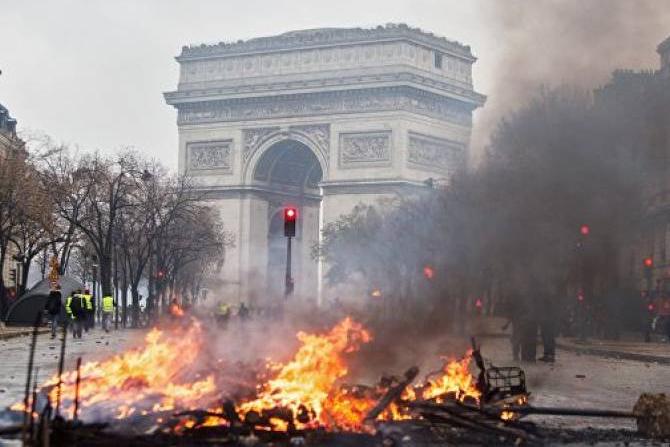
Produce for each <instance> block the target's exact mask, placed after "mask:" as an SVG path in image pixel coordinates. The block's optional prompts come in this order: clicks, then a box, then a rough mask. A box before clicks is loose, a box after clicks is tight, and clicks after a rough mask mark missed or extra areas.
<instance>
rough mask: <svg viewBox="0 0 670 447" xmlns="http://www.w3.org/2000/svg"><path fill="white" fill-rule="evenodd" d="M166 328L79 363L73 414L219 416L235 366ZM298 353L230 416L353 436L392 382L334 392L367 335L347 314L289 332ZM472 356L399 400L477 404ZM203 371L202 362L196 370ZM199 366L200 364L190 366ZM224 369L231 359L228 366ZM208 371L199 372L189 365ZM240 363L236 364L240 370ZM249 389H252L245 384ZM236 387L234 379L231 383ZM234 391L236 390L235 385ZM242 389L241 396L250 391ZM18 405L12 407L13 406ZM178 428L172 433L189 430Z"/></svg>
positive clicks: (391, 412) (69, 377) (199, 333)
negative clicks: (325, 325)
mask: <svg viewBox="0 0 670 447" xmlns="http://www.w3.org/2000/svg"><path fill="white" fill-rule="evenodd" d="M182 322H183V323H188V324H180V325H174V326H173V327H171V328H170V330H169V331H162V330H159V329H152V330H151V331H150V332H149V333H148V334H147V335H146V338H145V344H144V345H143V346H141V347H139V348H135V349H131V350H128V351H126V352H124V353H122V354H119V355H117V356H115V357H112V358H110V359H108V360H104V361H101V362H89V363H86V364H84V365H83V366H82V368H81V385H80V391H79V395H80V405H79V408H80V413H79V416H80V417H81V418H82V419H84V420H110V419H113V418H117V419H124V418H128V417H131V416H135V415H138V416H153V417H155V418H156V420H157V421H158V420H163V417H164V415H165V414H164V413H165V412H176V411H184V410H191V409H198V408H199V409H206V408H209V410H210V411H211V412H212V413H216V412H219V411H220V408H221V407H220V405H221V402H220V399H221V398H222V396H223V394H224V393H223V391H222V390H224V389H225V388H226V387H225V386H223V385H222V384H223V383H225V380H226V376H227V375H230V374H231V371H232V374H233V375H235V376H236V377H238V376H239V374H238V373H236V370H235V368H234V367H233V368H232V369H230V368H222V366H221V364H219V363H217V364H216V366H215V367H213V366H212V364H211V363H208V362H202V361H201V360H202V359H203V355H205V353H206V351H205V350H204V346H203V344H202V341H203V340H204V339H205V338H207V337H206V336H205V334H204V333H203V329H202V326H201V323H200V322H198V321H197V320H195V319H193V318H189V319H182ZM297 338H298V340H299V342H300V346H299V348H298V349H297V351H296V352H295V354H294V356H293V357H292V359H291V360H289V361H287V362H285V363H278V362H270V361H268V363H267V364H266V366H265V368H266V369H265V371H264V372H263V375H262V376H260V377H265V378H264V379H258V378H257V377H259V376H257V375H256V374H253V377H254V378H255V379H254V382H255V381H256V380H260V381H261V382H260V384H259V385H258V386H257V387H256V391H255V394H252V396H253V397H247V398H246V400H242V401H239V402H240V403H239V404H238V405H237V407H236V409H237V412H238V413H239V416H240V417H242V418H243V419H244V418H246V420H247V421H250V420H251V421H253V419H254V418H256V420H257V421H258V422H257V423H256V422H252V425H255V426H256V428H258V429H266V430H267V429H272V430H281V431H286V430H290V429H291V428H293V427H295V428H297V429H308V428H317V427H324V428H328V429H339V430H350V431H355V430H363V429H365V427H364V422H365V418H366V416H367V415H368V414H369V413H370V411H371V410H372V409H373V408H374V407H375V405H376V404H377V403H378V401H379V399H380V398H381V397H382V396H384V394H385V393H386V392H387V391H388V390H389V389H390V388H391V387H393V386H394V385H395V384H397V383H398V382H397V381H396V379H394V378H391V379H384V380H382V381H381V382H380V384H379V385H377V386H375V387H366V386H351V385H343V384H342V380H343V379H344V378H346V377H347V375H348V373H349V368H348V364H347V361H348V356H349V355H350V354H353V353H355V352H356V351H358V350H359V349H360V348H361V346H362V345H363V344H365V343H369V342H370V341H371V340H372V336H371V334H370V332H369V331H368V330H366V328H365V327H364V326H363V325H361V324H360V323H358V322H356V321H354V320H353V319H351V318H349V317H347V318H345V319H343V320H342V321H340V322H339V323H338V324H336V325H335V326H334V327H332V328H331V329H330V330H329V331H327V332H325V333H306V332H298V333H297ZM471 358H472V352H468V353H467V355H466V356H465V357H464V358H463V359H461V360H452V361H448V362H446V363H445V364H444V366H443V367H442V369H441V370H440V371H439V372H438V373H437V374H432V375H431V377H429V378H427V379H426V381H425V382H423V383H419V384H418V385H416V386H414V387H412V386H408V387H407V388H405V390H404V392H403V394H402V395H401V397H400V399H401V400H403V401H415V400H428V399H432V400H437V401H438V402H439V401H440V400H441V399H444V398H446V396H450V397H453V398H456V399H458V400H460V401H463V400H465V399H467V398H471V399H474V400H475V401H478V400H479V398H480V397H481V393H480V392H479V390H477V388H476V385H475V381H474V379H473V377H472V375H471V374H470V372H469V366H470V361H471ZM203 363H204V364H205V365H202V364H203ZM198 365H200V366H198ZM231 365H232V362H231ZM203 366H204V367H208V368H209V369H208V370H206V372H204V373H203V372H201V371H199V370H198V369H196V368H198V367H200V368H202V367H203ZM247 369H248V366H246V367H245V370H244V371H246V370H247ZM75 381H76V371H71V372H68V373H66V374H64V375H63V380H62V391H61V396H62V402H63V403H62V408H63V410H64V415H65V416H67V417H70V418H71V417H73V412H74V403H73V397H74V395H75ZM254 382H252V383H251V385H252V386H253V383H254ZM57 383H58V378H57V377H53V378H51V379H50V380H49V381H48V382H47V384H46V385H45V386H44V387H43V388H42V391H43V392H46V393H48V394H49V397H50V399H51V402H52V405H55V402H56V395H57V389H56V385H57ZM235 383H237V382H235ZM235 386H236V387H237V385H235ZM252 389H253V388H250V389H249V390H252ZM21 407H22V404H17V405H16V406H15V407H14V408H15V409H21ZM410 417H412V416H411V415H410V414H409V413H408V412H407V411H405V410H404V407H402V405H399V404H398V403H395V402H394V403H391V405H389V406H388V407H387V408H386V409H385V411H383V412H382V413H381V414H380V415H379V416H378V417H377V419H383V420H399V419H407V418H410ZM222 423H226V422H225V419H223V418H221V417H210V418H209V419H207V421H206V423H205V425H218V424H222ZM193 425H194V422H193V421H184V422H183V423H182V424H181V425H180V427H181V428H188V427H190V426H193Z"/></svg>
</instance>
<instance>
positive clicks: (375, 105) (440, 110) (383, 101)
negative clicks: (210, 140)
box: [177, 87, 472, 126]
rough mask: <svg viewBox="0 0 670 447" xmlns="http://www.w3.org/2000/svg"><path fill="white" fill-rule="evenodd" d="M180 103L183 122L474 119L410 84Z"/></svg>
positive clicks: (451, 102) (446, 100) (459, 121)
mask: <svg viewBox="0 0 670 447" xmlns="http://www.w3.org/2000/svg"><path fill="white" fill-rule="evenodd" d="M177 107H178V108H179V119H178V122H179V124H180V125H184V124H198V123H210V122H228V121H246V120H258V119H268V118H290V117H300V116H315V115H330V114H335V113H356V112H381V111H398V110H403V111H408V112H412V113H417V114H421V115H427V116H431V117H435V118H438V119H442V120H446V121H449V122H452V123H455V124H461V125H467V126H469V125H470V124H471V120H472V116H471V109H470V108H469V107H468V106H464V105H463V104H462V103H460V102H459V101H456V100H451V99H449V98H444V97H441V96H438V95H434V94H431V93H426V92H422V91H419V90H416V89H413V88H411V87H389V88H377V89H367V90H357V91H344V92H322V93H306V94H297V95H285V96H279V97H268V98H260V99H259V98H248V99H234V100H222V101H203V102H198V103H186V104H179V105H178V106H177Z"/></svg>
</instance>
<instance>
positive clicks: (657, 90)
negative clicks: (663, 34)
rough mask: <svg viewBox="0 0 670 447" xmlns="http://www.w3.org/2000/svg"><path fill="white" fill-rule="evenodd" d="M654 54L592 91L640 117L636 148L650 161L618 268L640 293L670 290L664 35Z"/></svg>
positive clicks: (667, 50)
mask: <svg viewBox="0 0 670 447" xmlns="http://www.w3.org/2000/svg"><path fill="white" fill-rule="evenodd" d="M657 52H658V54H659V56H660V67H659V68H658V69H652V70H644V71H632V70H617V71H615V72H614V74H613V76H612V79H611V81H610V82H609V83H608V84H607V85H605V86H604V87H603V88H601V89H599V90H597V91H596V95H595V99H596V105H600V106H603V107H605V108H607V109H609V110H623V111H624V113H625V114H626V116H627V117H629V119H630V120H631V121H633V120H637V121H640V120H641V121H643V126H642V127H643V128H644V129H645V131H644V132H643V133H642V134H641V135H638V137H639V138H640V139H641V140H642V141H640V144H639V146H638V147H637V149H638V150H639V151H643V153H642V154H641V155H642V156H643V157H648V158H649V160H651V161H652V162H651V163H650V164H649V166H648V168H647V172H646V173H645V178H644V185H643V186H644V195H643V204H642V208H643V210H644V216H643V218H642V220H641V222H640V223H641V230H640V232H639V234H638V235H637V238H636V240H635V242H634V243H633V246H632V247H631V249H630V256H629V257H628V259H625V260H624V265H622V272H623V273H624V275H626V276H629V277H631V278H632V279H634V280H635V281H636V282H637V284H638V286H639V289H640V290H642V291H644V293H645V294H646V291H647V290H648V289H651V290H656V289H657V288H658V289H665V290H666V291H667V292H668V293H670V38H668V39H666V40H665V41H663V42H662V43H661V44H659V45H658V47H657ZM645 263H648V264H647V265H645Z"/></svg>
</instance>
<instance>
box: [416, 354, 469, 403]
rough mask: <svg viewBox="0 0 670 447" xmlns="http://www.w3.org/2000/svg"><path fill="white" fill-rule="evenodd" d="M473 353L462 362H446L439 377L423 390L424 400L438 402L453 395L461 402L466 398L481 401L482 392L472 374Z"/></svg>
mask: <svg viewBox="0 0 670 447" xmlns="http://www.w3.org/2000/svg"><path fill="white" fill-rule="evenodd" d="M471 360H472V351H468V353H467V354H466V355H465V357H463V359H461V360H452V361H449V362H446V363H445V364H444V366H443V368H442V371H441V374H440V375H439V376H438V377H435V378H431V379H428V381H427V382H426V384H425V385H424V386H423V389H422V390H421V397H422V398H423V399H436V400H437V401H438V402H439V401H440V400H441V399H442V398H443V397H444V396H445V395H447V394H449V395H453V396H454V397H455V398H456V399H458V400H460V401H461V402H462V401H464V400H465V399H466V398H472V399H474V400H475V401H477V402H478V401H479V398H480V397H481V392H480V391H479V390H478V389H477V387H476V385H475V382H474V378H473V377H472V374H470V370H469V367H470V361H471Z"/></svg>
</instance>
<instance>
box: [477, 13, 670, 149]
mask: <svg viewBox="0 0 670 447" xmlns="http://www.w3.org/2000/svg"><path fill="white" fill-rule="evenodd" d="M481 6H482V13H483V18H484V23H485V25H484V26H486V27H488V29H489V32H490V34H492V35H493V36H496V38H495V41H496V42H497V44H498V47H497V48H496V49H495V50H494V51H495V56H494V57H495V58H496V61H495V63H494V64H493V73H492V74H491V75H490V76H489V77H490V78H491V79H492V80H493V81H492V82H493V84H492V88H491V89H490V90H489V91H487V92H485V93H486V94H487V95H488V101H487V104H486V106H485V107H484V109H483V110H481V111H480V112H478V113H479V116H478V119H477V125H476V128H475V131H474V132H473V147H474V148H475V151H476V152H479V153H481V148H482V147H483V146H485V145H486V144H487V143H488V139H489V136H490V132H491V131H492V129H493V128H494V127H495V125H496V124H497V123H498V121H499V120H500V118H501V117H503V116H505V115H506V114H507V113H509V112H510V110H512V109H515V108H518V107H519V106H521V105H524V104H525V103H526V102H527V101H528V100H529V98H530V97H531V96H532V95H533V93H537V89H538V88H539V87H540V86H542V85H545V86H550V87H552V86H554V87H555V86H557V85H562V84H569V85H572V86H576V87H578V88H582V89H584V90H586V91H590V90H592V89H593V88H595V87H597V86H599V85H602V84H604V83H605V82H607V80H608V79H609V77H610V75H611V73H612V71H613V70H616V69H620V68H623V69H636V70H641V69H657V68H658V65H659V62H658V60H659V58H658V54H657V53H656V46H657V45H658V44H659V43H660V42H661V41H663V39H665V38H667V37H668V36H669V35H670V3H669V2H668V1H667V0H636V1H630V0H588V1H583V0H533V1H527V0H508V1H497V0H484V1H483V2H482V5H481Z"/></svg>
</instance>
